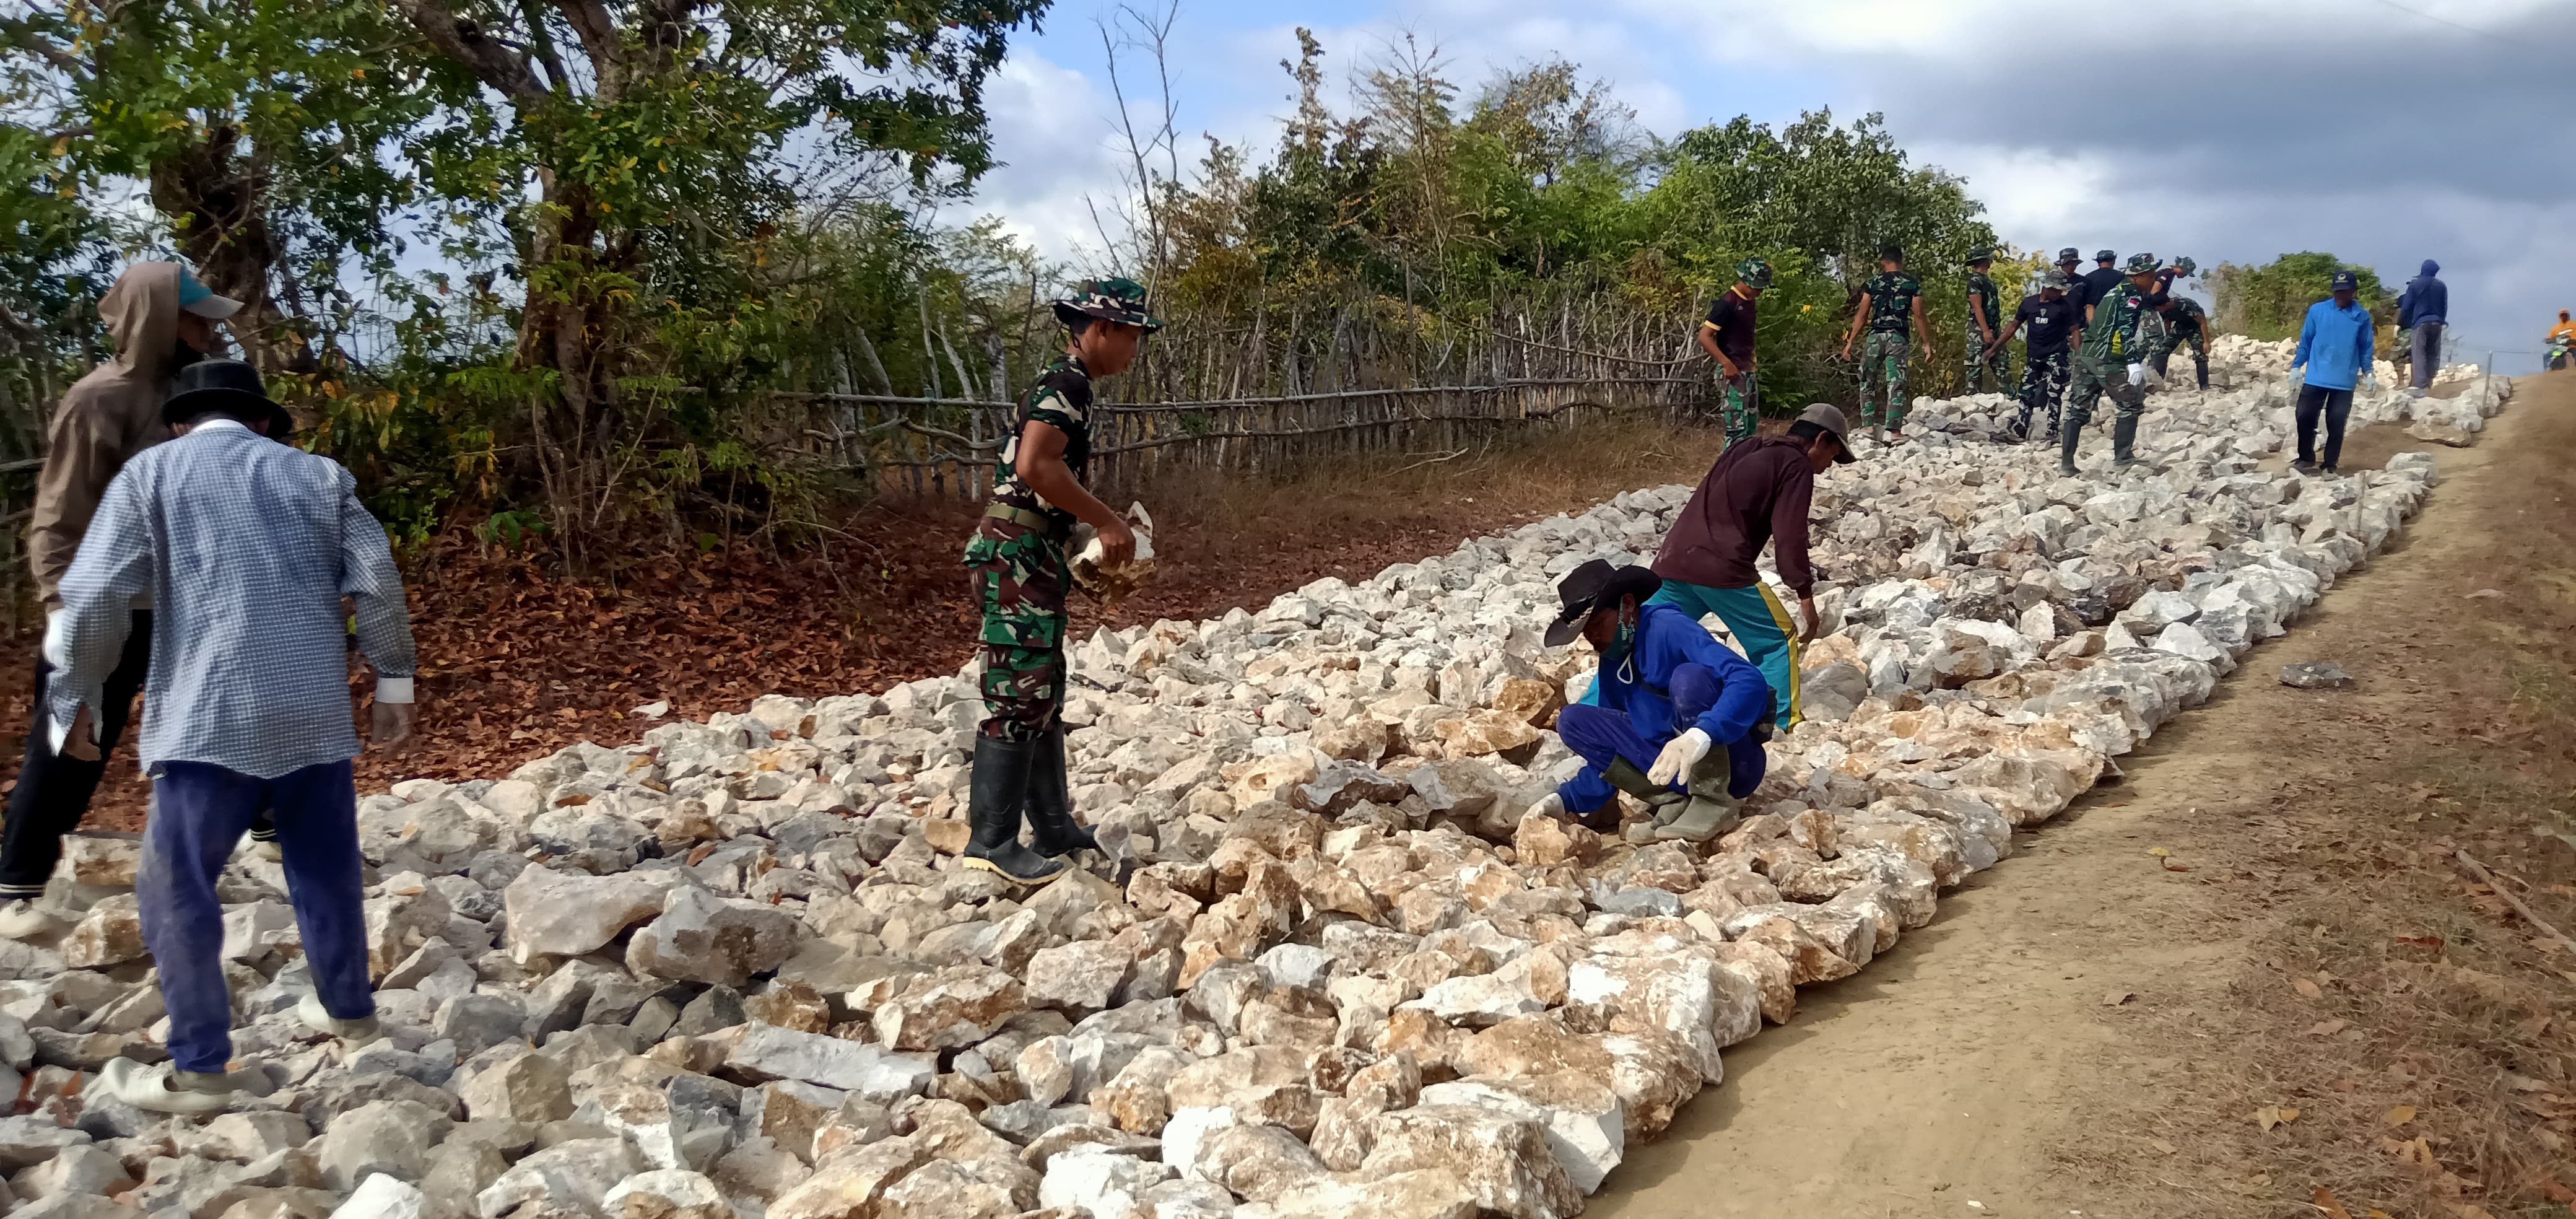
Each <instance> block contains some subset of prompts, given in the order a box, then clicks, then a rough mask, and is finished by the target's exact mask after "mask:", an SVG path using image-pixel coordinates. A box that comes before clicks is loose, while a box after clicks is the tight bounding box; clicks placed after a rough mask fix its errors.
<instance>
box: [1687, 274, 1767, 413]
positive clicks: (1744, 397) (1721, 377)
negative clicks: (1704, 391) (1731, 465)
mask: <svg viewBox="0 0 2576 1219" xmlns="http://www.w3.org/2000/svg"><path fill="white" fill-rule="evenodd" d="M1770 286H1771V264H1770V263H1767V262H1764V261H1762V260H1761V259H1759V258H1747V259H1745V260H1744V261H1742V262H1739V263H1737V264H1735V286H1734V287H1731V288H1728V289H1727V290H1726V291H1724V292H1722V293H1719V294H1718V298H1717V301H1716V303H1715V304H1712V305H1710V306H1709V307H1708V318H1707V320H1705V321H1703V322H1701V323H1700V324H1699V345H1700V347H1701V349H1703V350H1705V351H1707V352H1708V354H1709V358H1710V359H1713V360H1715V361H1717V367H1718V377H1717V388H1718V396H1719V399H1720V401H1721V403H1722V405H1723V407H1724V409H1725V412H1726V443H1727V445H1728V447H1733V446H1734V445H1735V444H1736V443H1737V442H1738V441H1744V440H1751V439H1753V432H1754V429H1755V428H1756V427H1758V426H1759V425H1760V424H1761V422H1762V411H1761V398H1760V396H1759V392H1758V391H1759V388H1760V387H1759V386H1758V385H1757V384H1756V382H1755V381H1754V372H1753V321H1754V312H1755V306H1754V301H1755V300H1756V299H1757V298H1759V297H1760V296H1761V295H1762V290H1763V289H1765V288H1768V287H1770Z"/></svg>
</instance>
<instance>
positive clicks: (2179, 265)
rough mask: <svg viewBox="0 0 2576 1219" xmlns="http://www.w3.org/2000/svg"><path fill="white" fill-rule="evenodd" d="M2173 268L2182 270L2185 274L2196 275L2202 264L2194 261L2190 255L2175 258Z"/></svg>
mask: <svg viewBox="0 0 2576 1219" xmlns="http://www.w3.org/2000/svg"><path fill="white" fill-rule="evenodd" d="M2173 269H2174V270H2176V271H2180V272H2182V273H2183V274H2185V275H2196V274H2198V273H2199V272H2200V264H2199V263H2196V262H2193V261H2192V260H2191V259H2189V258H2188V257H2185V258H2177V259H2175V260H2173Z"/></svg>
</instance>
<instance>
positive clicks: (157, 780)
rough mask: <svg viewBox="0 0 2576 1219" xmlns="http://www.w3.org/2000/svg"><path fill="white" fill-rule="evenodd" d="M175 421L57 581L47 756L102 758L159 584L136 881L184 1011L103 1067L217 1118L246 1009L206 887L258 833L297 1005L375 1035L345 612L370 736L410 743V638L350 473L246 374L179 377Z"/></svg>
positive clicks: (107, 1078) (125, 1083) (351, 1033)
mask: <svg viewBox="0 0 2576 1219" xmlns="http://www.w3.org/2000/svg"><path fill="white" fill-rule="evenodd" d="M178 390H179V392H178V393H176V394H174V395H173V396H172V397H171V398H170V400H169V402H168V403H167V404H166V405H165V406H163V408H162V418H163V419H164V421H166V422H167V423H169V424H170V425H171V429H172V431H173V432H174V433H175V436H176V438H175V439H173V440H170V441H169V442H167V443H164V444H161V445H158V446H156V447H153V448H151V449H147V450H145V451H143V452H142V453H140V454H137V455H136V456H135V457H134V459H133V460H131V461H129V462H127V463H126V465H125V468H124V469H123V470H121V471H119V472H118V473H117V475H116V478H115V480H114V481H113V482H111V483H109V484H108V487H107V492H106V495H105V496H104V497H103V498H102V499H101V500H100V502H99V508H98V515H97V517H96V518H95V519H93V520H92V521H91V522H90V526H89V531H88V532H87V534H85V535H84V536H83V537H82V539H81V545H80V552H79V554H78V556H77V557H75V558H74V559H73V560H72V565H71V570H70V571H69V572H68V573H67V574H65V575H64V577H63V581H62V586H61V587H62V601H63V609H64V615H63V619H62V623H61V627H62V629H61V631H60V634H59V636H58V637H56V638H52V639H48V640H47V644H46V648H47V651H48V653H49V657H48V659H50V660H51V661H53V663H54V664H55V665H56V666H57V669H58V671H59V672H60V673H61V674H62V678H61V680H59V681H57V682H55V683H54V684H53V685H52V686H51V687H50V688H49V689H48V690H47V692H46V693H47V696H48V697H47V704H48V705H47V713H48V715H49V718H50V723H49V728H50V731H51V732H52V733H53V741H54V744H55V746H56V748H57V749H60V750H64V751H66V752H68V753H70V754H71V755H72V756H74V757H81V756H90V757H95V756H96V750H97V747H96V744H95V741H96V734H95V731H94V729H93V728H92V721H93V719H94V718H95V712H96V710H97V704H98V699H99V697H100V685H101V682H103V681H104V680H105V678H106V676H107V674H108V672H109V670H111V669H113V668H115V666H116V660H117V656H118V654H119V653H120V652H121V651H122V650H123V648H124V645H125V636H126V633H127V629H128V624H129V623H130V622H132V621H133V617H132V614H131V613H130V611H129V608H128V607H129V606H130V605H131V604H132V602H133V599H134V598H135V597H136V596H137V595H139V594H145V593H149V594H151V596H152V598H153V604H154V606H155V609H156V612H155V613H154V615H153V618H152V634H153V639H152V663H151V670H150V673H149V675H148V676H147V677H146V678H145V679H144V687H143V688H144V700H143V707H144V723H143V738H142V748H141V750H140V752H141V755H142V761H143V767H144V770H145V771H146V772H147V773H149V774H150V775H151V776H152V780H153V786H152V813H151V820H150V823H149V824H148V826H147V827H146V830H145V833H144V852H143V863H142V867H141V869H140V870H139V872H138V873H137V876H136V881H135V892H136V897H137V898H138V900H139V901H140V903H141V906H142V911H141V912H142V920H143V936H144V941H145V943H146V944H147V945H148V946H149V947H150V948H151V950H152V958H153V963H154V964H155V965H156V966H157V967H158V968H159V971H160V985H161V997H162V1001H163V1003H164V1005H165V1006H166V1007H167V1008H168V1010H169V1014H170V1035H169V1047H170V1058H171V1061H170V1062H168V1063H165V1064H162V1065H159V1066H153V1067H144V1066H142V1065H140V1064H137V1063H134V1062H132V1061H130V1060H125V1059H119V1060H117V1061H116V1062H114V1063H111V1064H110V1065H109V1069H108V1070H107V1071H105V1072H103V1073H102V1075H103V1080H102V1082H104V1083H105V1084H106V1085H107V1086H108V1087H110V1088H111V1089H113V1090H114V1091H115V1093H116V1094H117V1095H118V1096H119V1097H120V1098H122V1099H124V1100H125V1101H127V1103H129V1104H133V1105H136V1106H137V1107H140V1108H145V1109H152V1110H157V1111H161V1112H174V1113H208V1112H214V1111H216V1110H219V1109H222V1108H224V1107H225V1106H226V1105H227V1104H228V1103H229V1102H230V1101H231V1100H232V1098H233V1092H234V1088H235V1085H236V1081H234V1080H233V1079H232V1078H230V1077H228V1076H227V1075H226V1063H227V1062H228V1060H230V1059H231V1057H232V1003H231V999H230V996H229V995H228V993H227V991H226V987H225V984H224V970H223V961H222V945H223V907H222V905H221V904H220V903H219V902H218V901H217V900H216V896H215V887H214V886H215V878H216V877H217V876H218V875H219V874H220V873H221V872H222V871H223V868H224V863H225V861H226V860H227V859H228V858H230V856H231V854H232V850H233V846H234V844H235V843H236V842H238V841H239V840H240V838H241V836H242V834H243V832H244V831H246V830H247V829H249V828H250V824H251V819H252V817H254V816H255V815H257V814H258V813H259V812H260V811H261V810H263V809H269V808H274V809H275V810H276V821H277V845H278V848H279V850H280V852H281V854H282V857H283V858H282V862H283V864H284V868H285V872H286V883H287V889H288V895H289V897H290V899H291V900H292V901H293V902H294V905H295V921H296V924H297V926H298V927H299V928H300V929H301V930H302V932H303V937H304V956H305V960H306V961H307V963H308V964H309V965H310V967H311V969H312V973H313V985H314V989H315V992H316V993H315V994H313V995H309V996H307V997H306V998H305V1000H304V1002H303V1003H302V1004H301V1005H300V1006H298V1008H297V1009H296V1010H297V1014H298V1015H299V1016H300V1017H301V1018H302V1019H303V1020H304V1022H305V1023H307V1024H308V1025H311V1026H313V1027H314V1028H315V1029H317V1030H319V1031H321V1032H324V1033H327V1034H331V1035H335V1036H338V1037H341V1038H343V1039H345V1040H348V1041H350V1042H351V1043H353V1044H356V1043H362V1042H365V1041H371V1040H374V1039H375V1038H376V1037H377V1036H378V1035H379V1032H378V1029H377V1026H376V1019H375V996H374V992H373V989H372V987H371V986H370V985H369V982H368V975H367V949H366V933H365V923H364V914H363V911H362V902H363V895H362V893H361V888H362V883H363V882H362V881H361V879H360V876H359V867H360V863H359V857H358V827H357V792H356V789H355V787H354V785H353V782H352V779H351V775H350V759H351V758H353V757H355V756H356V755H357V753H358V735H357V730H356V728H355V726H354V724H353V723H352V717H351V715H350V707H349V687H348V681H349V678H348V650H347V643H346V636H345V634H344V629H343V619H342V616H341V607H340V599H341V598H342V597H347V598H349V601H350V604H351V607H352V613H351V618H352V619H353V620H354V622H355V624H356V629H357V637H358V646H359V648H360V649H361V650H363V651H364V652H365V653H366V656H367V660H368V661H369V662H370V663H371V664H373V665H374V666H375V670H376V701H375V722H374V732H373V734H372V735H373V736H374V738H375V743H376V744H377V745H378V746H379V747H385V746H390V745H393V744H396V743H399V742H401V741H402V740H404V739H405V738H407V737H409V736H410V735H411V729H412V723H413V705H412V639H411V622H410V616H409V611H408V610H407V608H406V606H405V604H404V601H403V588H402V578H401V576H400V574H399V573H398V572H396V571H395V569H394V562H393V554H392V551H391V550H390V548H389V547H388V546H387V545H386V542H385V531H384V527H383V526H382V525H379V524H377V523H376V519H375V518H374V517H373V516H371V515H369V514H368V512H367V510H366V508H364V507H363V506H361V505H360V504H359V503H358V497H357V490H356V488H357V480H356V479H354V478H353V477H351V476H350V474H349V471H348V470H347V469H345V468H343V467H342V466H341V465H340V464H339V463H338V462H335V461H332V460H331V459H329V458H327V457H321V456H317V455H315V454H311V453H307V452H304V451H302V450H300V449H297V448H294V447H292V446H289V445H286V444H280V443H277V442H276V441H275V440H272V439H268V437H272V436H275V437H283V436H284V435H285V433H286V430H287V428H288V427H289V426H290V425H291V421H290V420H289V419H288V417H287V415H286V412H285V411H284V410H283V409H282V408H280V407H278V406H277V405H276V404H275V403H273V402H271V401H269V399H268V397H267V395H266V393H265V392H263V390H262V389H261V387H260V383H259V374H258V373H256V372H254V371H252V369H251V368H250V366H249V365H247V364H243V363H240V362H238V361H232V360H219V361H208V362H204V363H200V364H195V365H192V366H190V367H189V368H187V369H186V370H184V371H183V372H181V374H180V376H179V382H178Z"/></svg>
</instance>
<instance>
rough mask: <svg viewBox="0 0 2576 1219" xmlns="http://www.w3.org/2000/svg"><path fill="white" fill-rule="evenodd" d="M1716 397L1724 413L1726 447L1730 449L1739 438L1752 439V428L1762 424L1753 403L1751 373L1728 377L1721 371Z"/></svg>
mask: <svg viewBox="0 0 2576 1219" xmlns="http://www.w3.org/2000/svg"><path fill="white" fill-rule="evenodd" d="M1717 397H1718V405H1719V408H1720V409H1721V410H1723V411H1724V412H1725V415H1726V447H1727V448H1730V449H1731V448H1734V447H1735V442H1737V441H1739V440H1751V439H1753V433H1754V430H1755V429H1756V428H1758V427H1760V426H1761V424H1762V416H1761V413H1760V411H1758V410H1757V409H1756V408H1755V407H1754V405H1753V374H1751V373H1746V374H1744V375H1743V376H1740V377H1729V376H1726V375H1724V374H1722V373H1721V374H1720V375H1719V376H1718V378H1717Z"/></svg>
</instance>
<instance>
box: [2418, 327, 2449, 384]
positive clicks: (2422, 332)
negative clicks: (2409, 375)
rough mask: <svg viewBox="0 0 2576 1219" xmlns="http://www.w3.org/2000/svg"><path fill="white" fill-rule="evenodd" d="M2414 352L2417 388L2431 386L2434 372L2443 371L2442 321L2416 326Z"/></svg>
mask: <svg viewBox="0 0 2576 1219" xmlns="http://www.w3.org/2000/svg"><path fill="white" fill-rule="evenodd" d="M2413 354H2414V357H2415V369H2414V372H2415V377H2414V382H2415V388H2417V389H2426V388H2430V387H2431V386H2432V384H2433V374H2434V373H2437V372H2440V371H2441V364H2442V323H2440V322H2424V323H2421V324H2419V325H2417V326H2416V327H2415V349H2414V352H2413Z"/></svg>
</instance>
